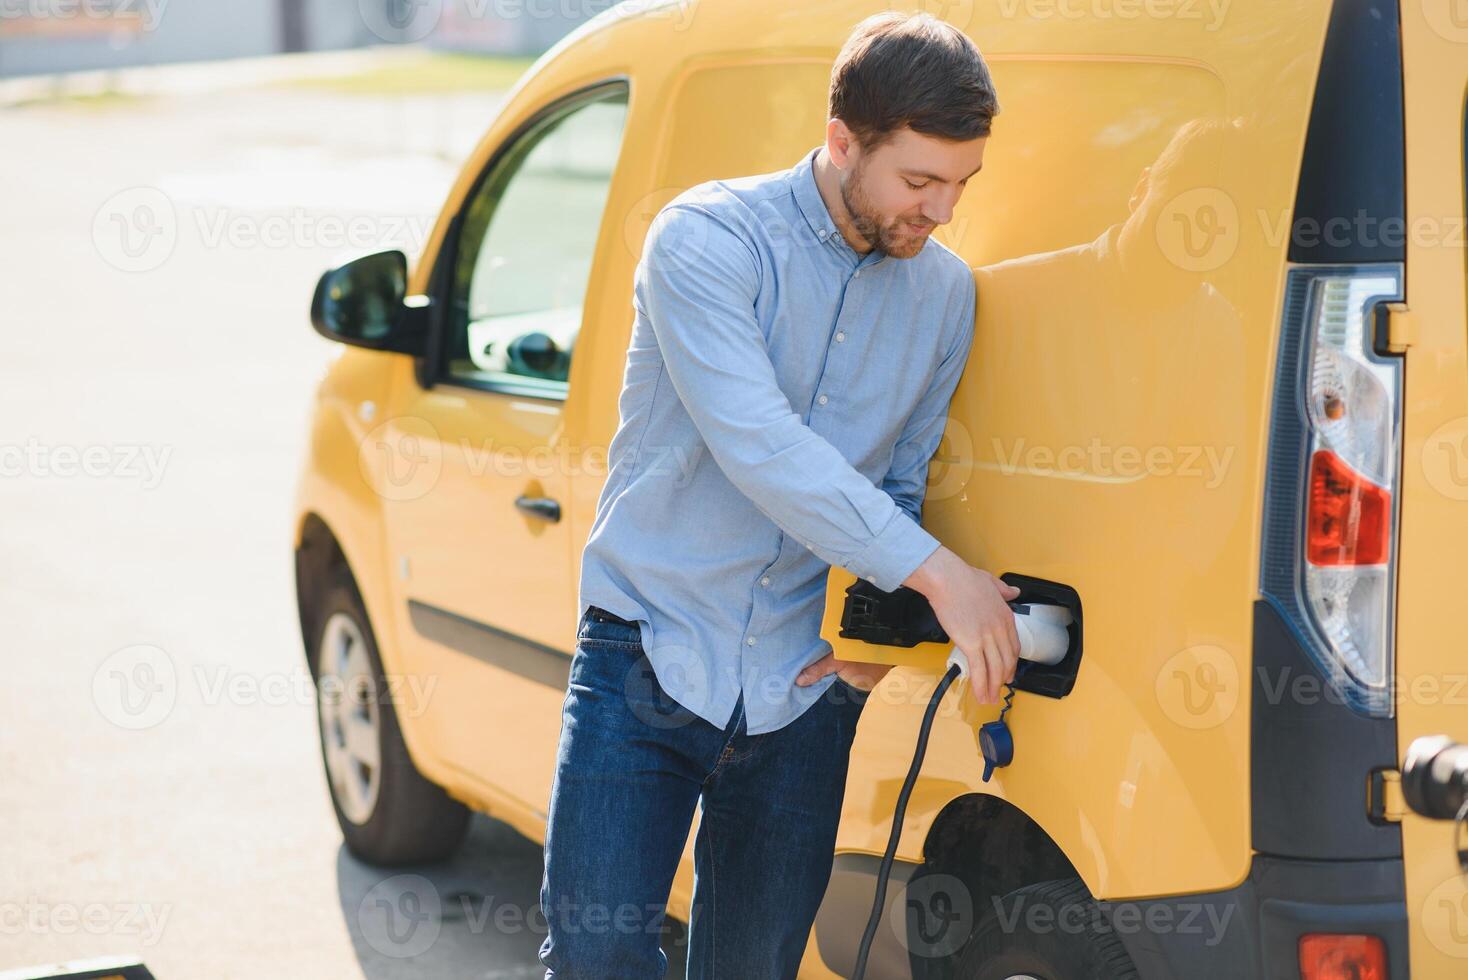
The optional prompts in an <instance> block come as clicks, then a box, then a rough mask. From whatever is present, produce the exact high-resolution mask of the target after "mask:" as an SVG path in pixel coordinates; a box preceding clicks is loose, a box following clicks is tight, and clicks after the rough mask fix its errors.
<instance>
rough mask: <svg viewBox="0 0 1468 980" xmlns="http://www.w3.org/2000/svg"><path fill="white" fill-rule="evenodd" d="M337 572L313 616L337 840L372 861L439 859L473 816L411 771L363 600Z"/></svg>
mask: <svg viewBox="0 0 1468 980" xmlns="http://www.w3.org/2000/svg"><path fill="white" fill-rule="evenodd" d="M336 574H337V581H335V582H333V583H332V585H331V586H330V587H329V588H328V589H327V590H326V592H325V594H324V595H322V597H321V604H320V606H319V608H318V609H317V610H316V611H315V614H314V619H313V622H315V623H316V624H318V626H317V630H316V637H315V643H314V647H313V649H312V650H311V651H310V654H311V667H312V672H313V674H314V676H315V678H316V704H317V713H316V717H317V726H316V729H317V733H318V735H319V736H320V744H321V758H322V762H323V764H324V765H325V767H326V782H327V786H328V787H329V788H330V790H331V805H332V809H333V810H335V811H336V820H337V823H338V824H339V825H340V826H341V831H342V839H343V840H344V842H345V843H346V845H347V849H348V850H349V851H351V852H352V853H353V854H354V855H356V856H357V857H358V858H360V859H362V860H363V861H366V862H368V863H369V864H375V865H381V866H384V867H393V866H398V865H405V864H420V863H431V862H435V861H442V860H444V859H445V858H448V857H449V856H450V855H452V854H453V853H454V851H455V850H456V849H457V848H458V846H459V844H460V843H462V841H463V839H464V835H465V833H466V832H467V831H468V828H469V816H470V810H469V808H468V807H466V806H464V805H463V804H462V803H460V802H458V801H457V800H455V799H453V798H452V797H450V796H449V795H448V794H447V793H445V792H444V790H443V788H442V787H440V786H438V785H436V784H434V783H431V782H429V781H428V780H427V779H425V778H424V777H423V775H422V773H420V772H419V771H418V768H417V766H415V765H414V764H413V760H412V758H411V757H410V756H409V755H408V746H407V744H406V743H405V742H404V741H403V733H402V729H401V728H399V727H398V717H397V712H396V710H395V709H394V706H393V703H392V691H393V690H394V689H393V688H391V687H389V685H388V684H387V681H386V678H385V676H384V672H383V669H382V659H381V657H379V656H378V653H377V640H376V638H375V637H374V636H373V635H372V625H371V624H370V623H369V622H368V620H367V614H366V611H365V609H364V607H363V604H362V599H361V597H360V596H359V595H358V593H357V589H356V586H355V584H354V583H353V582H352V580H351V578H350V576H349V575H348V574H347V573H346V572H345V570H344V569H342V570H340V571H338V572H337V573H336Z"/></svg>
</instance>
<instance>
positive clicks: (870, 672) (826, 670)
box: [795, 653, 892, 691]
mask: <svg viewBox="0 0 1468 980" xmlns="http://www.w3.org/2000/svg"><path fill="white" fill-rule="evenodd" d="M891 669H892V665H891V664H865V663H860V662H858V661H855V660H837V659H836V655H835V654H834V653H828V654H826V655H825V656H824V657H822V658H821V659H819V660H817V661H816V662H815V663H813V664H811V665H809V666H808V667H806V668H805V669H804V670H802V671H801V672H800V673H799V674H797V675H796V677H795V683H796V684H798V685H799V686H801V687H809V686H810V685H812V684H814V683H815V682H816V681H818V680H820V679H821V678H822V677H825V676H826V675H827V674H830V673H833V672H834V673H835V674H836V676H837V677H840V678H841V679H842V680H843V681H845V682H846V683H848V684H850V685H851V686H852V687H854V688H856V689H857V690H860V691H870V690H871V689H872V688H874V687H876V686H877V682H878V681H880V680H881V679H882V678H883V677H886V676H887V671H889V670H891Z"/></svg>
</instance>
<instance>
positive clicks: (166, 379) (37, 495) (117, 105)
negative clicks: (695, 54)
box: [0, 86, 679, 980]
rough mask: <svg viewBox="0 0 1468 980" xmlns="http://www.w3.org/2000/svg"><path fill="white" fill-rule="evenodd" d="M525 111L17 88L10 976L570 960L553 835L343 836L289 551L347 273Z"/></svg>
mask: <svg viewBox="0 0 1468 980" xmlns="http://www.w3.org/2000/svg"><path fill="white" fill-rule="evenodd" d="M499 100H500V94H499V93H495V92H489V93H483V92H480V93H461V94H448V95H416V96H413V97H411V98H391V97H382V96H370V95H362V94H351V93H341V94H333V93H331V92H325V91H313V90H306V89H298V90H276V91H266V90H259V89H255V90H251V89H233V90H232V89H224V90H217V89H209V90H206V89H205V88H204V87H202V86H201V87H200V88H199V90H198V91H195V92H194V93H193V94H189V93H187V92H185V93H182V94H174V95H160V96H155V97H149V98H147V99H143V100H137V101H134V100H131V99H118V100H97V101H96V102H95V103H94V104H91V105H87V106H80V105H76V104H55V105H45V104H41V105H34V104H33V105H27V106H22V107H11V108H0V146H3V147H4V152H3V153H0V186H3V187H4V188H5V193H4V195H3V200H4V202H5V206H4V212H5V213H4V219H3V221H0V324H3V329H0V515H3V516H0V582H3V583H4V588H3V589H0V622H3V623H4V624H5V625H6V627H7V639H8V642H7V643H6V644H5V646H4V648H3V652H0V665H3V669H4V683H3V684H0V815H3V820H0V827H3V833H0V970H4V969H6V968H13V967H19V966H25V965H30V964H36V963H42V962H48V961H58V960H63V959H76V958H83V957H94V956H102V955H109V954H125V953H130V952H135V953H138V954H139V955H141V956H142V957H143V958H144V959H145V960H146V961H147V963H148V964H149V966H150V967H151V968H152V969H153V971H154V972H155V974H156V975H157V976H158V977H159V978H160V980H169V978H197V977H251V978H254V977H261V976H299V977H311V978H313V980H317V978H320V980H329V978H335V977H348V978H356V977H370V978H384V980H386V978H397V977H405V978H406V977H481V978H490V977H539V976H540V975H541V972H540V971H539V970H538V969H537V963H536V957H535V952H536V949H537V947H538V945H539V943H540V940H541V937H542V934H543V933H542V932H541V931H539V930H537V929H536V928H535V927H534V924H535V915H536V913H535V908H536V905H537V902H538V888H539V878H540V871H541V861H540V850H539V848H538V847H537V846H535V845H534V844H532V843H531V842H529V841H527V840H525V839H524V838H522V837H519V836H518V835H517V834H515V833H514V832H512V831H510V830H509V829H508V828H506V827H504V826H503V825H500V824H497V823H494V822H492V821H489V820H488V819H485V818H479V819H477V820H476V823H475V825H474V828H473V833H472V836H471V839H470V841H469V843H468V845H467V846H466V848H465V850H464V852H463V853H462V854H461V855H460V857H459V858H458V859H457V860H456V861H455V862H454V863H453V864H452V865H450V866H447V867H442V868H436V869H408V871H407V873H406V874H402V875H399V874H393V873H384V872H381V871H377V870H374V869H371V868H368V867H365V866H363V865H361V864H359V863H357V862H356V861H354V860H353V859H352V858H351V857H350V856H348V855H347V854H346V852H345V851H344V850H343V849H342V847H341V842H340V837H339V835H338V832H337V828H336V826H335V823H334V821H333V819H332V814H331V808H330V803H329V800H328V798H327V791H326V785H325V781H324V779H323V777H322V774H321V765H320V761H319V758H318V754H317V751H318V750H317V743H316V731H315V715H314V708H313V702H312V691H311V686H310V683H309V681H308V680H307V679H306V675H305V674H304V671H303V669H302V656H301V650H300V637H299V634H298V632H297V628H296V623H295V612H294V603H293V595H292V579H291V566H290V551H289V520H290V516H289V515H290V506H291V498H292V492H293V488H294V481H295V472H296V465H297V461H298V459H299V457H300V453H301V451H302V447H303V436H304V433H305V420H306V417H307V410H308V402H309V397H310V393H311V389H312V387H313V384H314V381H315V379H316V378H317V377H318V376H319V375H320V373H321V371H322V368H323V366H324V365H325V363H326V361H327V360H328V358H329V357H330V356H331V354H332V345H330V344H328V343H327V342H325V341H324V340H321V339H319V338H318V337H316V336H315V334H313V333H312V331H311V329H310V327H309V325H308V323H307V321H306V308H307V302H308V300H309V297H310V293H311V289H312V287H313V285H314V283H315V279H316V277H317V275H318V274H319V273H320V271H321V270H322V268H324V267H325V265H326V264H327V263H328V262H329V261H330V260H331V259H332V257H333V256H334V255H336V254H338V253H339V252H343V251H365V250H367V249H369V248H372V247H391V246H394V245H404V244H405V245H407V246H409V247H410V248H411V249H416V248H417V246H418V244H419V242H420V241H421V238H422V236H423V235H424V234H426V232H427V230H428V227H429V223H430V222H431V220H432V218H433V216H434V215H435V213H436V212H437V209H438V207H439V205H440V203H441V201H442V198H443V196H444V194H445V193H446V191H447V189H448V186H449V184H450V182H451V180H452V179H453V177H454V175H455V173H456V171H457V167H458V164H459V162H460V161H461V160H462V158H463V157H464V156H465V155H466V154H467V152H468V150H469V148H470V147H471V146H472V144H473V142H474V141H475V140H476V138H477V137H478V135H479V134H480V133H481V132H482V130H483V129H484V126H485V124H486V123H487V122H488V120H489V119H490V118H491V116H492V114H493V112H494V110H495V107H496V106H497V104H498V102H499ZM351 219H357V223H356V224H350V223H349V222H350V221H351ZM420 872H421V874H422V875H423V878H417V877H414V875H415V874H417V873H420ZM425 879H426V880H425ZM425 895H429V896H431V897H432V898H433V899H436V900H437V905H438V914H436V915H435V914H433V909H432V905H433V904H434V903H433V902H432V901H430V902H428V903H426V904H425V903H423V902H422V901H420V900H421V899H422V898H423V897H424V896H425ZM385 909H386V910H388V911H386V912H384V910H385ZM394 913H396V915H397V916H400V918H396V919H395V918H394ZM384 915H386V916H387V919H384ZM405 922H411V923H417V926H416V927H415V928H416V929H417V931H416V932H414V933H413V936H412V938H410V939H408V940H405V939H404V934H403V933H401V932H400V931H394V928H393V927H394V924H395V923H396V924H397V925H399V926H400V925H402V923H405ZM516 923H521V924H520V925H516ZM526 923H528V924H526ZM425 937H426V938H427V939H428V940H430V941H426V942H425V941H424V939H425ZM675 959H676V957H675ZM673 972H674V973H675V974H676V973H678V972H679V971H677V970H674V971H673Z"/></svg>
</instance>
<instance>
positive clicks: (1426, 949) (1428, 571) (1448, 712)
mask: <svg viewBox="0 0 1468 980" xmlns="http://www.w3.org/2000/svg"><path fill="white" fill-rule="evenodd" d="M1451 8H1452V4H1420V5H1419V4H1403V5H1402V59H1403V63H1404V88H1405V96H1406V98H1405V103H1404V104H1405V111H1406V117H1405V120H1404V123H1405V126H1406V130H1407V174H1406V176H1407V217H1408V226H1409V228H1411V229H1413V230H1412V232H1411V233H1410V234H1409V235H1408V236H1407V293H1406V297H1407V300H1406V306H1407V309H1408V310H1409V311H1410V319H1411V324H1412V334H1413V336H1412V337H1411V338H1410V339H1411V345H1410V346H1409V347H1408V348H1407V353H1406V359H1407V371H1406V385H1407V387H1406V400H1405V406H1404V419H1403V437H1402V508H1401V543H1400V546H1399V547H1400V561H1401V577H1400V579H1399V581H1398V585H1397V685H1398V696H1397V701H1396V705H1397V745H1398V748H1399V749H1400V750H1401V751H1402V752H1405V751H1406V749H1407V746H1408V745H1410V744H1411V743H1412V741H1413V740H1414V739H1416V738H1418V737H1420V736H1423V735H1447V736H1449V737H1451V738H1453V739H1456V740H1458V741H1468V671H1465V669H1464V664H1465V657H1464V653H1465V647H1468V644H1465V641H1464V638H1463V637H1464V634H1463V622H1462V618H1461V617H1462V610H1463V607H1464V604H1463V597H1462V588H1463V568H1462V559H1463V556H1464V555H1468V359H1465V345H1464V333H1465V327H1468V300H1465V269H1464V232H1463V227H1464V226H1463V222H1464V218H1465V215H1468V206H1465V201H1464V144H1463V140H1464V114H1463V113H1464V109H1463V107H1464V95H1465V93H1468V47H1465V45H1468V22H1464V21H1462V20H1461V17H1460V19H1459V20H1457V21H1454V20H1453V19H1451V18H1450V17H1449V11H1450V9H1451ZM1402 851H1403V857H1404V862H1403V863H1404V866H1405V871H1406V883H1407V912H1408V916H1409V920H1410V923H1411V926H1412V937H1411V938H1412V942H1411V953H1412V975H1413V976H1414V977H1457V976H1463V975H1464V973H1465V972H1468V886H1465V881H1464V877H1463V875H1461V874H1460V873H1459V871H1458V867H1457V864H1458V862H1457V860H1456V857H1455V854H1454V845H1453V828H1452V825H1451V824H1449V823H1443V822H1438V821H1429V820H1425V819H1423V818H1422V817H1418V816H1416V815H1414V814H1411V813H1408V814H1407V815H1406V816H1405V817H1404V818H1403V820H1402Z"/></svg>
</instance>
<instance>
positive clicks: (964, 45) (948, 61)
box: [828, 11, 999, 151]
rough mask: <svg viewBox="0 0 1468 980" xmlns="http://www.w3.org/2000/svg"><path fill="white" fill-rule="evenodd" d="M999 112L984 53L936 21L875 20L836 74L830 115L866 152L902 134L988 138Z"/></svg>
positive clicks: (853, 39)
mask: <svg viewBox="0 0 1468 980" xmlns="http://www.w3.org/2000/svg"><path fill="white" fill-rule="evenodd" d="M998 112H999V100H998V98H997V97H996V96H995V94H994V82H993V80H992V79H991V78H990V77H989V66H988V65H987V64H985V63H984V56H983V55H982V54H980V53H979V49H978V46H977V45H975V44H974V42H973V41H971V40H969V38H968V37H967V36H966V35H965V34H964V33H963V32H962V31H960V30H958V29H957V28H956V27H954V26H953V25H952V24H946V23H944V22H943V21H941V20H938V19H937V18H936V17H934V16H933V15H932V14H927V13H916V14H904V13H898V12H895V11H888V12H885V13H880V14H873V15H872V16H870V17H868V18H867V19H866V20H864V21H862V22H861V23H860V24H857V25H856V27H855V28H854V29H853V30H852V32H851V36H850V37H849V38H847V39H846V43H845V44H844V45H843V46H842V48H841V53H840V54H839V55H837V56H836V64H835V65H834V66H833V67H832V69H831V95H830V101H829V103H828V115H829V116H834V117H836V118H839V119H840V120H841V121H842V122H844V123H845V124H846V128H847V129H850V130H851V132H852V134H853V135H854V136H855V137H856V139H857V142H858V143H860V144H861V147H862V149H863V150H867V151H871V150H875V149H876V148H877V147H879V146H881V145H882V144H884V143H886V142H887V141H889V140H890V139H891V138H892V137H893V135H895V134H896V133H897V131H898V130H900V129H902V127H903V126H907V127H909V128H911V129H912V130H914V131H915V132H919V133H923V134H925V135H928V136H939V137H942V138H944V139H949V140H971V139H977V138H978V137H980V136H988V135H989V123H990V120H991V119H993V117H994V116H995V115H996V114H997V113H998Z"/></svg>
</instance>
